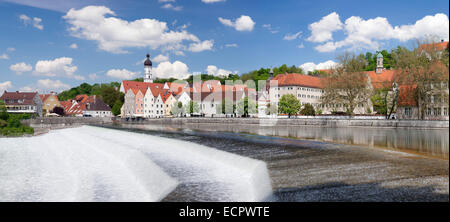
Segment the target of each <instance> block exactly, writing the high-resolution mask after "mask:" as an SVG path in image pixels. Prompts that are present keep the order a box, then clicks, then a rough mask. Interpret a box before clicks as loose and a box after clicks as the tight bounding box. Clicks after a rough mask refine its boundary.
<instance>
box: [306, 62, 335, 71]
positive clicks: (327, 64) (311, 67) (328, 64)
mask: <svg viewBox="0 0 450 222" xmlns="http://www.w3.org/2000/svg"><path fill="white" fill-rule="evenodd" d="M337 64H338V63H336V62H334V61H332V60H328V61H326V62H322V63H319V64H315V63H313V62H307V63H304V64H302V65H300V68H302V69H303V71H304V72H305V73H307V72H312V71H314V70H320V69H330V68H333V67H335V66H336V65H337Z"/></svg>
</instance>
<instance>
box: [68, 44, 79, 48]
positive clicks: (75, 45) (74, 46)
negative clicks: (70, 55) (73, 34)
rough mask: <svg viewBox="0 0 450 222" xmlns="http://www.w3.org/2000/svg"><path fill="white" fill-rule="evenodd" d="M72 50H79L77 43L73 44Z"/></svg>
mask: <svg viewBox="0 0 450 222" xmlns="http://www.w3.org/2000/svg"><path fill="white" fill-rule="evenodd" d="M69 47H70V48H71V49H78V45H77V44H76V43H73V44H71V45H70V46H69Z"/></svg>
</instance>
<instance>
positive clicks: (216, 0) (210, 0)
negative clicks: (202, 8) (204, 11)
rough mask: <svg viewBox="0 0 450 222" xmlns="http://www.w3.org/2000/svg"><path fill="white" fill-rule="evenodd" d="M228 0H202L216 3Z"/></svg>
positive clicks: (207, 2)
mask: <svg viewBox="0 0 450 222" xmlns="http://www.w3.org/2000/svg"><path fill="white" fill-rule="evenodd" d="M224 1H226V0H202V2H203V3H206V4H209V3H215V2H224Z"/></svg>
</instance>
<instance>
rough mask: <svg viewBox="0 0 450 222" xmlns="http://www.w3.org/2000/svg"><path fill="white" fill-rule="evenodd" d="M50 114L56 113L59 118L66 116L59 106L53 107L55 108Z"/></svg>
mask: <svg viewBox="0 0 450 222" xmlns="http://www.w3.org/2000/svg"><path fill="white" fill-rule="evenodd" d="M51 113H56V114H58V115H60V116H64V115H66V114H65V112H64V108H62V107H59V106H55V107H54V108H53V110H52V111H51Z"/></svg>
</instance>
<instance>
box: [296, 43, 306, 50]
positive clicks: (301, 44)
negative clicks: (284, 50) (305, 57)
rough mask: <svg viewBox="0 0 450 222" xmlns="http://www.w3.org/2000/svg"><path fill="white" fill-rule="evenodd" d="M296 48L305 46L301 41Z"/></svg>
mask: <svg viewBox="0 0 450 222" xmlns="http://www.w3.org/2000/svg"><path fill="white" fill-rule="evenodd" d="M297 48H299V49H303V48H305V45H303V43H300V45H298V46H297Z"/></svg>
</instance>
